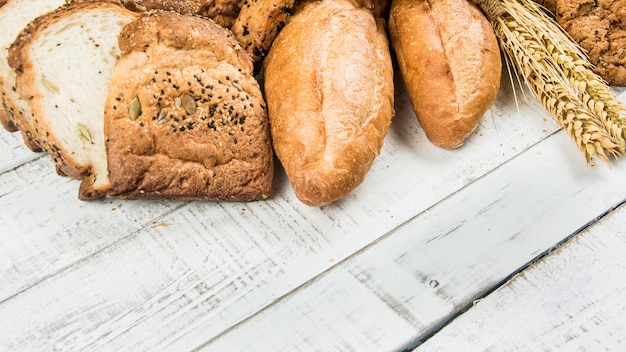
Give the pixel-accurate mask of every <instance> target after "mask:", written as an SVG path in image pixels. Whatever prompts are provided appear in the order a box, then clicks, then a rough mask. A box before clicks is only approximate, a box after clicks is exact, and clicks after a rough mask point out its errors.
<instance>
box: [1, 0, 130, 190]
mask: <svg viewBox="0 0 626 352" xmlns="http://www.w3.org/2000/svg"><path fill="white" fill-rule="evenodd" d="M137 16H138V15H137V14H136V13H134V12H131V11H129V10H127V9H126V8H124V7H123V6H122V5H121V4H120V3H118V2H113V1H111V2H109V1H90V2H77V3H71V4H67V5H64V6H62V7H60V8H58V9H57V10H55V11H53V12H49V13H47V14H45V15H43V16H40V17H38V18H37V19H35V20H34V21H33V22H31V23H30V24H29V25H28V26H27V27H26V28H25V29H24V31H22V32H21V34H20V35H19V37H18V38H17V40H16V41H15V42H14V43H13V45H12V46H11V47H10V48H9V57H8V61H9V65H10V66H11V67H12V68H13V70H14V71H15V72H16V87H17V93H18V94H19V96H20V97H21V98H22V99H24V100H25V101H28V104H29V108H30V111H31V114H32V125H33V128H34V134H35V136H36V137H35V138H36V140H37V142H38V144H39V145H40V146H41V148H42V149H43V150H45V151H46V152H48V154H50V156H51V157H52V158H53V160H54V161H55V162H56V166H57V171H58V172H59V173H60V174H64V175H67V176H70V177H72V178H75V179H79V180H82V182H81V186H80V191H79V197H80V198H87V199H90V198H95V197H99V196H101V195H103V194H105V193H106V191H107V190H108V188H109V186H110V184H109V181H108V177H107V164H106V151H105V145H104V102H105V100H106V96H107V87H108V85H109V82H110V80H111V76H112V74H113V66H114V64H115V62H116V61H117V60H118V58H119V53H120V50H119V46H118V42H117V36H118V34H119V33H120V31H121V30H122V28H123V27H124V26H125V25H126V24H128V23H129V22H131V21H132V20H134V19H135V18H136V17H137Z"/></svg>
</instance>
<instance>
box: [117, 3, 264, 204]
mask: <svg viewBox="0 0 626 352" xmlns="http://www.w3.org/2000/svg"><path fill="white" fill-rule="evenodd" d="M119 38H120V40H119V43H120V49H121V51H122V54H121V57H120V60H119V61H118V63H117V65H116V68H115V73H114V77H113V79H112V81H111V84H110V86H109V95H108V99H107V102H106V105H105V135H106V136H107V141H106V146H107V155H108V167H109V171H110V174H109V177H110V181H111V185H112V189H111V192H110V194H109V196H112V197H119V198H125V199H139V198H141V199H146V198H175V199H183V200H229V201H251V200H256V199H263V198H266V197H268V196H269V195H270V193H271V191H272V182H273V152H272V147H271V140H270V134H269V124H268V120H267V114H266V111H265V102H264V99H263V96H262V95H261V90H260V87H259V86H258V82H257V81H256V79H255V78H254V76H253V62H252V60H251V58H250V57H249V55H248V54H247V53H246V52H245V51H244V50H243V49H242V48H241V46H240V45H239V43H238V42H237V41H236V40H235V39H234V37H233V35H232V33H231V32H229V31H228V30H226V29H224V28H222V27H220V26H219V25H217V24H215V23H214V22H213V21H211V20H208V19H205V18H200V17H195V16H189V15H181V14H177V13H174V12H155V13H150V14H146V15H143V16H142V17H141V18H139V19H138V20H137V21H134V22H133V23H131V24H129V25H128V26H126V27H125V28H124V30H123V31H122V33H121V34H120V37H119ZM135 97H137V98H138V100H139V101H140V105H141V114H140V115H139V116H134V117H135V118H136V119H134V120H133V119H132V118H131V117H130V114H129V106H130V104H131V102H132V101H133V100H134V99H135ZM189 97H191V98H193V103H190V102H189V100H188V99H189ZM186 99H187V100H186Z"/></svg>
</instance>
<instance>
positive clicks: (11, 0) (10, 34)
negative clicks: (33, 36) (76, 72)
mask: <svg viewBox="0 0 626 352" xmlns="http://www.w3.org/2000/svg"><path fill="white" fill-rule="evenodd" d="M64 3H65V1H64V0H38V1H32V0H7V1H0V33H2V34H0V96H1V98H2V109H0V123H2V126H4V128H5V129H6V130H7V131H9V132H15V131H17V130H18V128H19V127H22V128H20V129H21V130H22V131H23V132H22V133H23V136H24V142H25V144H26V145H27V146H28V147H29V148H30V149H31V150H33V151H39V150H40V148H39V146H38V145H37V143H36V142H34V141H33V140H32V138H31V137H30V136H31V135H32V128H31V114H30V109H29V107H28V104H27V103H26V101H24V100H22V99H20V98H19V96H18V94H17V92H16V91H15V73H14V72H13V70H12V69H11V67H9V63H8V55H9V46H10V45H11V43H13V41H14V40H15V39H16V37H17V35H18V34H19V33H20V31H21V30H22V29H24V27H26V25H28V23H29V22H31V21H32V20H33V19H35V18H36V17H38V16H40V15H43V14H45V13H47V12H50V11H52V10H54V9H56V8H58V7H60V6H61V5H63V4H64Z"/></svg>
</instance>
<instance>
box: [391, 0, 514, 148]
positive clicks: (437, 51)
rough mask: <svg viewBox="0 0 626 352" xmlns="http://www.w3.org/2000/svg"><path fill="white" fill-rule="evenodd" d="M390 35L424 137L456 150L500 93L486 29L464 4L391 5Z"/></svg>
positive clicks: (411, 0)
mask: <svg viewBox="0 0 626 352" xmlns="http://www.w3.org/2000/svg"><path fill="white" fill-rule="evenodd" d="M389 34H390V41H391V43H392V46H393V49H394V52H395V54H396V57H397V61H398V65H399V67H400V72H401V73H402V77H403V79H404V82H405V84H406V87H407V91H408V94H409V98H410V100H411V103H412V105H413V109H414V111H415V114H416V116H417V119H418V121H419V123H420V125H421V127H422V128H423V130H424V132H425V133H426V137H428V139H429V140H430V141H431V142H432V143H433V144H435V145H437V146H440V147H443V148H456V147H459V146H461V145H462V144H463V143H464V142H465V140H466V138H467V137H468V136H469V135H470V134H471V133H472V132H473V131H474V130H475V129H476V127H477V126H478V124H479V122H480V120H481V119H482V117H483V115H484V114H485V112H486V111H487V110H488V109H489V108H491V106H492V105H493V103H494V102H495V100H496V95H497V93H498V90H499V88H500V77H501V73H502V62H501V57H500V50H499V46H498V42H497V39H496V37H495V34H494V32H493V29H492V27H491V24H490V23H489V21H488V20H487V19H486V18H485V16H484V15H483V13H482V12H481V11H480V10H479V9H478V8H477V7H476V6H475V5H473V4H470V3H469V2H468V1H467V0H393V1H392V3H391V9H390V14H389Z"/></svg>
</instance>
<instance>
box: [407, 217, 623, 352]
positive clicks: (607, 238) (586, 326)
mask: <svg viewBox="0 0 626 352" xmlns="http://www.w3.org/2000/svg"><path fill="white" fill-rule="evenodd" d="M625 296H626V205H622V206H621V207H620V208H618V209H617V210H616V211H614V212H612V213H610V214H609V215H607V216H606V217H605V218H603V219H602V220H600V221H599V222H598V223H597V224H595V225H593V226H591V227H589V228H588V229H587V230H585V231H584V232H582V233H580V234H578V235H577V236H576V237H574V238H573V239H572V240H570V241H569V242H567V243H566V244H565V245H563V246H561V247H560V248H558V249H557V250H556V251H554V252H553V253H551V254H550V255H549V256H547V257H544V258H543V259H542V260H540V261H539V262H537V263H536V264H534V265H533V266H532V267H530V268H529V269H527V270H525V271H524V272H522V273H521V274H520V275H518V276H516V277H515V278H513V279H512V280H511V281H509V282H508V283H507V284H506V285H504V286H502V287H500V288H499V289H498V290H496V291H494V292H493V293H492V294H490V295H489V296H487V297H486V298H484V299H482V300H481V301H480V303H478V304H477V305H475V306H474V307H473V308H472V309H470V310H469V311H467V312H466V313H465V314H463V315H462V316H460V317H459V318H457V319H456V320H454V321H453V322H452V323H451V324H450V325H448V326H446V327H445V328H444V329H443V330H442V331H440V332H439V333H438V334H436V335H435V336H434V337H432V338H431V339H429V340H427V341H426V342H425V343H424V344H423V345H421V346H419V348H417V349H415V351H416V352H421V351H428V352H434V351H467V352H471V351H557V350H558V351H622V350H624V347H625V346H626V335H625V334H624V331H626V301H625V300H624V297H625Z"/></svg>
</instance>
